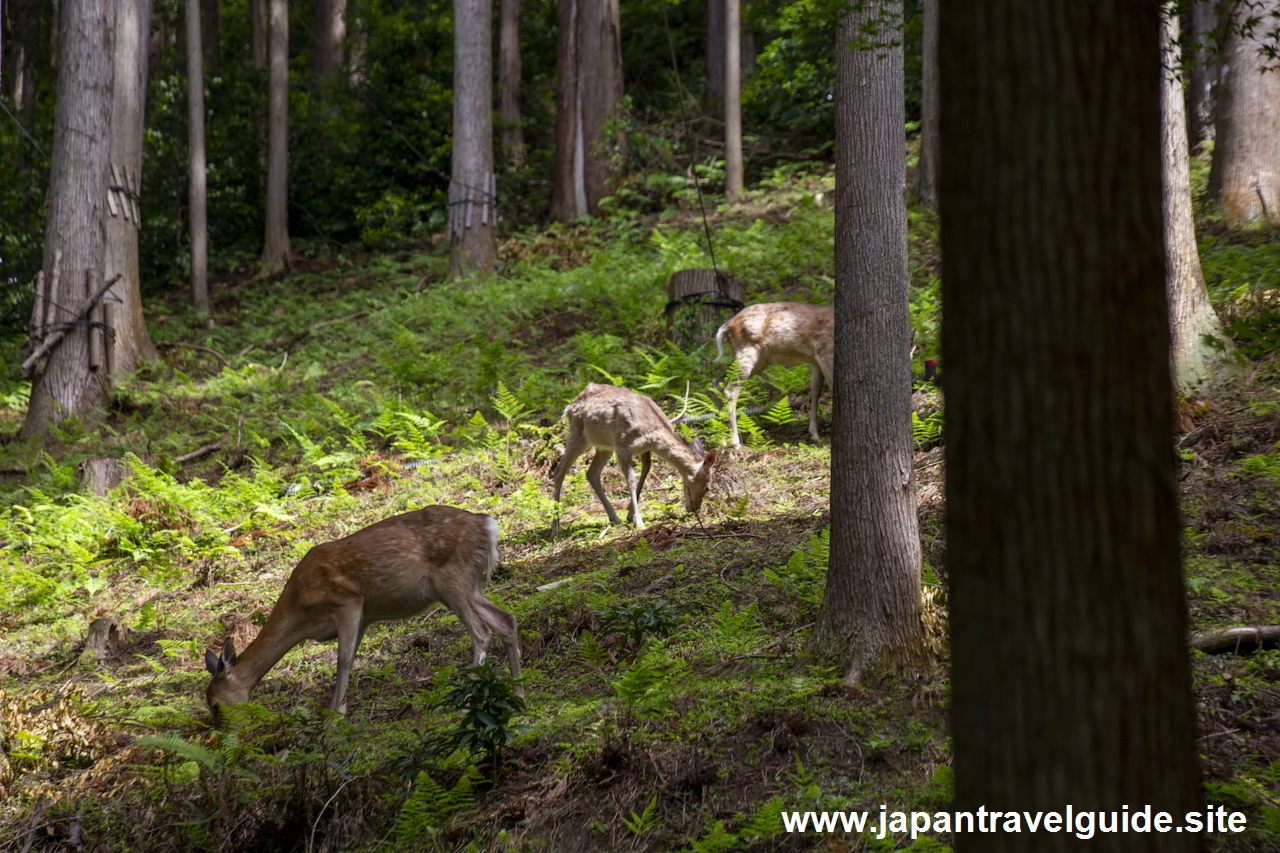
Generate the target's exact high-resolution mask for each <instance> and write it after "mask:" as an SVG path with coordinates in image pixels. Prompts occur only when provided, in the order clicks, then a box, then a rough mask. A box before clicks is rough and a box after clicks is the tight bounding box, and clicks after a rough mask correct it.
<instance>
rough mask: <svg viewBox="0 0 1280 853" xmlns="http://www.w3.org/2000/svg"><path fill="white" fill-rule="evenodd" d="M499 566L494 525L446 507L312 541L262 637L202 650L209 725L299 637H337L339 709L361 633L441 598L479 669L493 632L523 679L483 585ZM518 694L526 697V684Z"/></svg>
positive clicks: (509, 629)
mask: <svg viewBox="0 0 1280 853" xmlns="http://www.w3.org/2000/svg"><path fill="white" fill-rule="evenodd" d="M497 563H498V523H497V522H496V521H494V520H493V519H492V518H490V517H489V516H487V515H477V514H475V513H470V512H466V511H465V510H461V509H457V508H455V507H451V506H429V507H424V508H423V509H419V510H416V511H414V512H406V513H404V514H402V515H396V516H392V517H391V518H388V519H385V520H383V521H380V522H378V523H377V524H373V525H370V526H369V527H366V528H364V529H363V530H358V531H356V532H355V533H352V534H351V535H350V536H348V537H346V538H345V539H339V540H337V541H335V542H326V543H324V544H323V545H317V546H315V547H314V548H312V549H311V550H310V551H308V552H307V555H306V556H305V557H303V558H302V561H301V562H300V563H298V565H297V566H296V567H295V568H294V570H293V574H291V575H290V576H289V580H288V582H287V583H285V585H284V590H283V591H282V592H281V593H280V597H279V598H278V599H277V600H276V604H275V607H273V608H272V609H271V616H270V617H268V619H267V624H266V625H264V626H263V628H262V631H261V632H260V633H259V634H258V636H257V637H256V638H254V640H253V642H251V643H250V644H249V645H248V647H247V648H246V649H245V650H244V652H243V653H241V654H240V656H239V657H237V656H236V649H235V644H234V643H233V642H232V641H231V638H230V637H228V638H227V640H226V642H225V643H224V644H223V646H222V654H221V655H220V656H219V655H214V653H213V652H205V657H204V662H205V666H206V667H207V668H208V670H209V673H210V674H211V675H212V676H213V681H211V682H210V683H209V689H208V692H207V694H206V698H207V700H208V703H209V710H211V711H212V712H213V716H214V721H215V723H216V722H217V721H218V719H219V712H218V705H219V704H220V703H221V704H232V703H235V702H247V701H248V699H249V691H251V690H253V688H254V687H255V686H256V685H257V683H258V682H259V681H261V680H262V677H263V676H264V675H266V674H267V671H268V670H270V669H271V667H273V666H275V665H276V663H277V662H278V661H279V660H280V658H282V657H284V655H285V653H286V652H288V651H289V650H290V649H292V648H293V647H294V646H296V645H298V644H299V643H301V642H302V641H303V640H319V641H325V640H332V639H334V638H335V637H336V638H337V639H338V683H337V686H336V687H334V690H333V698H332V699H331V700H330V702H329V708H330V710H333V711H339V712H342V711H344V710H345V703H344V701H343V700H344V697H345V695H346V692H347V684H348V683H349V681H350V679H351V664H352V663H353V662H354V661H355V658H356V650H357V649H359V648H360V640H361V639H362V638H363V637H364V632H365V629H366V628H368V627H369V625H370V624H372V623H374V622H388V621H393V620H397V619H408V618H409V617H410V616H414V615H416V614H418V613H421V612H422V611H423V610H425V609H426V608H427V607H428V605H431V604H433V603H436V602H439V603H442V604H444V606H445V607H448V608H449V609H450V610H452V611H453V613H454V615H456V616H457V617H458V619H459V620H460V621H461V622H462V624H463V625H464V626H466V628H467V631H468V632H469V633H470V634H471V648H472V663H476V664H479V663H483V662H484V659H485V655H486V654H487V652H488V649H489V641H490V640H491V639H492V637H493V635H494V634H495V633H496V634H497V635H498V636H499V637H501V638H502V643H503V645H504V646H505V647H506V653H507V660H508V661H509V662H510V664H511V677H512V678H519V677H520V644H519V641H518V639H517V637H516V620H515V619H514V618H513V617H512V616H511V614H510V613H507V612H506V611H505V610H502V609H500V608H498V607H497V606H495V605H494V604H493V602H491V601H489V599H487V598H485V597H484V595H483V594H482V593H481V588H482V587H483V586H484V584H485V582H486V581H488V580H490V579H491V578H492V576H493V568H494V566H496V565H497ZM516 692H517V693H519V694H520V695H521V696H523V695H524V690H523V688H521V687H519V686H517V687H516Z"/></svg>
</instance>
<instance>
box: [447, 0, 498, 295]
mask: <svg viewBox="0 0 1280 853" xmlns="http://www.w3.org/2000/svg"><path fill="white" fill-rule="evenodd" d="M491 19H492V6H491V4H490V3H489V2H486V0H454V2H453V179H452V180H451V181H450V182H449V240H450V247H451V248H450V252H449V274H450V275H451V276H460V275H470V274H473V273H475V274H480V275H484V274H486V273H488V272H489V270H490V268H491V267H492V266H493V259H494V257H495V256H496V255H497V244H496V242H495V240H494V234H493V231H494V218H495V209H494V200H495V198H496V194H495V192H494V183H495V180H494V174H493V42H492V36H491V33H490V25H491Z"/></svg>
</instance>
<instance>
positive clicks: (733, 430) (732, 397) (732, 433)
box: [725, 349, 757, 447]
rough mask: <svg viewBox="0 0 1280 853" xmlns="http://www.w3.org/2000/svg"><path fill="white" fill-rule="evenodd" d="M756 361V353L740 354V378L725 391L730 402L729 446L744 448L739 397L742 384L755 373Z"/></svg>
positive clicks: (738, 358)
mask: <svg viewBox="0 0 1280 853" xmlns="http://www.w3.org/2000/svg"><path fill="white" fill-rule="evenodd" d="M756 360H757V356H756V353H755V352H754V351H752V350H750V349H744V350H742V351H741V352H739V353H738V354H737V362H738V378H737V379H735V380H734V381H733V382H732V383H731V384H730V385H729V387H728V388H726V389H725V397H727V398H728V402H729V444H730V445H731V446H733V447H741V446H742V442H741V441H740V440H739V439H738V395H739V394H741V393H742V383H744V382H746V381H747V380H748V379H750V378H751V377H752V375H753V374H754V373H755V370H756Z"/></svg>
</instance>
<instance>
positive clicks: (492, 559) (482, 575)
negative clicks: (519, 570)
mask: <svg viewBox="0 0 1280 853" xmlns="http://www.w3.org/2000/svg"><path fill="white" fill-rule="evenodd" d="M484 520H485V533H486V534H488V535H487V539H488V542H487V543H486V544H487V545H488V546H489V547H488V548H486V549H485V550H484V551H482V552H481V554H480V555H479V560H478V562H479V565H478V566H477V567H476V568H478V569H479V570H480V572H479V577H478V578H477V580H479V581H480V583H481V584H482V585H483V584H485V583H488V582H489V581H491V580H493V570H494V569H496V568H497V567H498V522H497V521H495V520H494V519H493V517H492V516H485V519H484Z"/></svg>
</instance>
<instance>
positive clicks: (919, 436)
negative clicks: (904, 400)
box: [911, 409, 942, 447]
mask: <svg viewBox="0 0 1280 853" xmlns="http://www.w3.org/2000/svg"><path fill="white" fill-rule="evenodd" d="M911 438H912V440H913V441H915V443H916V446H917V447H929V446H931V445H934V444H937V443H938V442H940V441H942V410H941V409H939V410H938V411H936V412H934V413H933V414H931V415H929V416H928V417H926V418H923V419H921V417H920V413H919V412H912V413H911Z"/></svg>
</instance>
